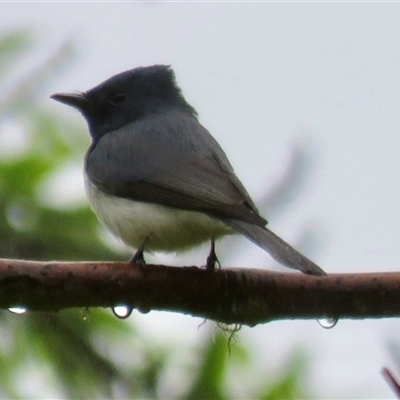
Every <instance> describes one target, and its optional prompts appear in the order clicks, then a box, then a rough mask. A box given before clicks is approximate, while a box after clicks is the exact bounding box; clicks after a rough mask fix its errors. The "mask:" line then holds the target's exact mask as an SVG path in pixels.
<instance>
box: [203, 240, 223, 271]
mask: <svg viewBox="0 0 400 400" xmlns="http://www.w3.org/2000/svg"><path fill="white" fill-rule="evenodd" d="M216 265H218V268H221V264H220V263H219V261H218V258H217V255H216V254H215V242H214V239H211V249H210V253H209V255H208V257H207V263H206V269H207V270H208V271H214V270H215V266H216Z"/></svg>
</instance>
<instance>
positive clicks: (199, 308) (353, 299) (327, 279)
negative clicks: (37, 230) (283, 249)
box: [0, 259, 400, 326]
mask: <svg viewBox="0 0 400 400" xmlns="http://www.w3.org/2000/svg"><path fill="white" fill-rule="evenodd" d="M119 304H124V305H128V306H131V307H133V308H136V309H138V310H139V311H141V312H148V311H150V310H165V311H173V312H180V313H184V314H190V315H193V316H198V317H202V318H206V319H212V320H215V321H218V322H223V323H227V324H244V325H249V326H254V325H256V324H259V323H265V322H269V321H273V320H280V319H319V318H328V317H329V318H333V319H336V318H340V319H343V318H357V319H360V318H387V317H398V316H400V273H368V274H331V275H328V276H324V277H315V276H308V275H303V274H299V273H278V272H271V271H266V270H259V269H243V268H223V269H221V270H216V271H207V270H205V269H202V268H198V267H171V266H164V265H147V266H141V265H137V264H128V263H116V262H101V263H99V262H74V263H61V262H34V261H22V260H7V259H0V308H3V309H7V308H10V307H15V306H23V307H26V308H27V309H28V310H30V311H35V310H41V311H58V310H60V309H63V308H70V307H113V306H115V305H119Z"/></svg>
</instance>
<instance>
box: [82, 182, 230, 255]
mask: <svg viewBox="0 0 400 400" xmlns="http://www.w3.org/2000/svg"><path fill="white" fill-rule="evenodd" d="M85 188H86V193H87V196H88V199H89V202H90V204H91V206H92V209H93V210H94V212H95V213H96V215H97V217H98V218H99V220H100V221H101V222H102V223H104V225H106V226H107V227H108V228H109V229H110V230H111V232H113V233H114V235H115V236H117V237H119V238H120V239H121V240H122V241H123V242H124V243H125V244H126V245H127V246H130V247H133V248H135V249H137V248H138V247H140V246H141V244H142V243H143V242H144V240H146V239H147V238H148V240H147V241H146V246H145V248H146V249H147V250H150V251H165V252H176V251H184V250H188V249H190V248H192V247H195V246H198V245H200V244H202V243H204V242H206V241H208V240H210V239H218V238H219V237H221V236H224V235H227V234H233V233H235V231H234V230H232V228H230V227H229V226H228V225H226V224H224V223H223V222H222V221H219V220H217V219H214V218H211V217H209V216H207V215H205V214H203V213H201V212H196V211H185V210H179V209H175V208H170V207H166V206H162V205H158V204H151V203H143V202H140V201H132V200H128V199H123V198H119V197H115V196H110V195H107V194H105V193H103V192H101V191H100V190H99V189H97V187H96V186H94V185H93V184H92V183H91V182H89V179H88V178H87V177H85Z"/></svg>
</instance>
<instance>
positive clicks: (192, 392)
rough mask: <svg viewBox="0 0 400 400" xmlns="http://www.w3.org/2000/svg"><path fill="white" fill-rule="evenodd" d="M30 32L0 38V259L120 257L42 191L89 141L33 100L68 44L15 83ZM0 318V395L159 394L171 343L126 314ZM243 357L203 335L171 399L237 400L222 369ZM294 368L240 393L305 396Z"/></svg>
mask: <svg viewBox="0 0 400 400" xmlns="http://www.w3.org/2000/svg"><path fill="white" fill-rule="evenodd" d="M29 37H30V33H29V32H26V31H16V32H9V33H4V32H3V34H2V35H1V36H0V93H1V97H0V254H1V257H4V258H5V257H7V258H21V259H37V260H38V259H41V260H50V259H57V260H87V259H91V260H105V259H112V260H117V259H122V258H123V256H122V255H121V254H118V253H117V252H116V251H114V250H112V249H110V248H109V247H107V246H106V245H105V244H104V242H103V241H102V240H101V238H100V235H99V225H98V222H97V220H96V218H95V217H94V215H93V213H92V212H91V211H90V209H89V208H88V206H87V205H86V204H83V205H82V204H78V205H76V204H74V205H73V206H71V207H61V208H60V207H58V208H57V207H55V206H54V205H52V202H49V201H48V199H47V200H46V193H43V192H44V191H45V190H44V187H46V186H45V185H44V184H45V183H46V182H49V180H51V177H53V176H54V174H57V173H60V172H62V171H63V170H64V169H65V168H66V166H67V165H71V163H79V164H80V165H81V164H82V159H83V156H84V152H85V149H86V147H87V146H88V143H89V138H88V135H87V133H86V132H84V131H82V126H83V125H80V126H77V125H76V124H75V123H74V122H73V121H70V120H68V119H67V118H65V117H62V116H61V115H59V114H57V115H55V114H53V112H51V111H49V110H48V109H47V108H46V107H43V106H42V105H41V102H40V101H39V100H38V99H41V98H43V97H46V98H48V94H46V95H44V96H43V93H44V90H43V88H44V87H45V85H46V82H47V81H48V80H49V79H51V78H52V77H54V76H55V75H56V74H57V73H58V72H59V70H60V68H61V67H63V66H64V65H65V63H66V62H67V61H68V60H69V59H71V57H72V55H73V48H72V46H71V45H70V44H69V43H66V44H64V45H63V46H61V47H60V49H59V50H58V52H56V54H54V55H53V56H52V57H51V58H49V59H48V60H47V61H46V62H45V63H44V64H43V65H42V66H41V67H39V68H38V69H37V70H36V71H34V73H32V71H29V73H28V74H26V75H24V76H23V78H22V79H21V80H18V81H17V82H14V80H13V79H12V78H10V76H11V72H13V68H12V66H13V64H14V63H15V62H16V61H17V60H22V59H24V58H26V57H28V56H29V51H31V50H32V45H31V44H30V41H29ZM10 81H12V82H11V83H12V84H10ZM18 138H19V140H18ZM69 190H75V188H73V187H71V188H68V187H64V188H63V191H61V193H60V194H59V196H63V193H64V195H65V194H66V193H68V191H69ZM0 321H1V324H0V333H1V338H2V340H1V342H0V398H15V399H18V398H68V399H75V398H79V399H94V398H163V391H162V389H161V388H162V381H163V379H164V375H165V373H166V371H167V369H168V363H169V360H170V358H171V354H172V349H168V348H159V347H158V346H156V345H154V343H151V342H150V339H149V338H147V337H146V336H145V335H144V334H143V333H141V332H140V330H139V329H138V328H135V326H134V324H133V321H132V319H131V320H130V321H129V322H128V321H126V320H125V321H121V320H118V319H117V318H115V317H114V316H113V315H112V314H111V312H109V311H106V310H68V311H63V312H59V313H57V314H49V313H29V312H27V313H25V314H23V315H15V314H12V313H10V312H8V311H7V312H6V311H4V312H2V313H0ZM235 354H236V355H237V354H242V355H243V354H245V355H246V356H245V357H237V356H235ZM248 358H249V357H248V354H247V350H246V349H245V348H244V347H243V346H242V345H239V344H234V345H233V347H232V356H229V351H228V345H227V339H226V338H225V337H224V336H223V335H222V333H220V332H219V333H217V334H215V335H214V337H213V336H212V335H209V336H207V338H206V339H205V341H204V343H203V345H202V348H201V349H200V351H199V352H198V357H197V364H195V365H191V366H188V365H186V366H185V367H189V370H190V369H191V370H193V371H194V373H193V376H192V377H188V376H187V373H186V372H184V371H182V374H181V375H182V378H181V383H182V387H185V388H186V389H182V387H176V388H175V389H174V390H175V395H174V397H176V398H179V397H180V398H188V399H225V398H229V397H230V396H232V397H236V396H235V395H232V394H231V395H229V393H231V391H230V383H229V381H228V378H227V376H228V375H227V372H228V370H229V368H231V366H232V365H236V366H239V367H240V366H243V365H245V364H246V363H247V362H248ZM243 360H247V361H243ZM299 365H300V364H299V362H298V360H294V362H293V363H292V364H291V365H289V366H288V370H287V371H286V372H285V373H284V374H283V376H282V377H281V378H278V379H276V381H275V382H271V383H269V384H268V387H266V388H262V390H260V391H259V393H255V390H253V389H252V388H248V392H249V395H248V396H247V397H251V398H259V399H282V398H288V399H289V398H290V399H293V398H295V397H296V395H297V397H298V395H299V394H301V395H303V394H304V393H303V390H301V385H300V383H299V382H300V381H299V377H301V376H302V374H301V371H300V368H299ZM185 367H184V368H185ZM301 367H304V365H301ZM185 379H186V380H185ZM188 379H189V380H190V382H191V383H189V384H187V380H188ZM183 382H184V384H183ZM182 392H184V393H182Z"/></svg>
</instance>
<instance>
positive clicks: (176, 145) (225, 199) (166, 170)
mask: <svg viewBox="0 0 400 400" xmlns="http://www.w3.org/2000/svg"><path fill="white" fill-rule="evenodd" d="M86 173H87V174H88V176H89V178H90V179H91V181H92V182H93V183H94V184H95V185H96V186H98V187H99V188H100V189H101V190H103V191H104V192H106V193H108V194H110V195H114V196H118V197H124V198H129V199H132V200H137V201H144V202H150V203H158V204H163V205H166V206H170V207H176V208H182V209H188V210H195V211H202V212H205V213H207V214H210V215H213V216H216V217H220V218H233V219H239V220H243V221H246V222H249V223H253V224H256V225H259V226H265V224H266V221H265V220H264V219H263V218H262V217H260V216H259V214H258V212H257V209H256V207H255V205H254V203H253V201H252V200H251V198H250V196H249V195H248V193H247V191H246V189H245V188H244V186H243V185H242V183H241V182H240V181H239V179H238V178H237V177H236V175H235V173H234V171H233V169H232V166H231V165H230V163H229V161H228V159H227V157H226V156H225V153H224V152H223V150H222V149H221V148H220V146H219V145H218V143H217V142H216V141H215V140H214V138H213V137H212V136H211V135H210V134H209V132H208V131H207V130H206V129H205V128H204V127H203V126H201V125H200V124H199V122H198V121H197V119H196V118H194V117H192V116H189V115H187V114H184V113H179V112H165V113H162V114H159V115H156V116H154V115H153V116H151V117H149V118H146V119H143V120H139V121H136V122H134V123H131V124H130V125H127V126H124V127H122V128H120V129H118V130H116V131H113V132H110V133H108V134H106V135H104V136H103V137H102V138H101V139H100V140H99V141H98V142H97V143H96V144H95V145H93V146H92V148H91V149H89V152H88V154H87V157H86Z"/></svg>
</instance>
